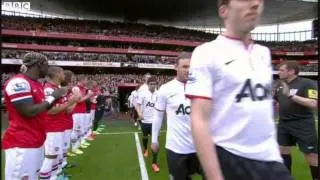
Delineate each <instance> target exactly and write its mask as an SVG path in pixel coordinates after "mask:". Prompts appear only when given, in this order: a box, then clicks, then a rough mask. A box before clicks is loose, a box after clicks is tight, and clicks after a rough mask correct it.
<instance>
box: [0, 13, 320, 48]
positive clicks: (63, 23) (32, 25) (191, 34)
mask: <svg viewBox="0 0 320 180" xmlns="http://www.w3.org/2000/svg"><path fill="white" fill-rule="evenodd" d="M1 26H2V29H13V30H24V31H45V32H74V33H94V34H103V35H110V36H128V37H143V38H154V39H178V40H189V41H200V42H204V41H211V40H213V39H215V37H216V35H215V34H212V33H205V32H203V31H195V30H189V29H179V28H174V27H165V26H161V25H144V24H130V23H119V22H109V21H93V20H72V19H45V18H29V17H18V16H17V17H16V16H3V17H2V23H1ZM59 41H60V40H59ZM36 42H37V41H35V40H28V41H27V42H26V43H36ZM257 43H260V44H263V45H266V46H268V47H269V48H270V49H271V50H278V51H318V43H317V41H316V40H309V41H305V42H300V41H293V42H276V41H273V42H270V41H269V42H268V41H267V42H265V41H257ZM47 44H50V45H52V44H55V45H60V44H61V43H60V42H47ZM68 45H71V46H75V47H78V46H80V44H79V43H78V42H70V43H69V44H68ZM85 45H86V43H85V44H83V43H81V46H85ZM96 47H118V48H134V49H150V48H153V49H158V50H160V49H162V48H170V47H169V46H167V47H165V46H163V45H162V46H155V45H152V46H146V45H138V44H132V43H130V44H129V45H128V44H123V43H121V44H120V43H115V44H113V43H109V42H108V43H103V44H97V46H96ZM146 47H147V48H146ZM171 48H172V47H171ZM173 49H175V50H177V51H181V48H180V49H179V47H173Z"/></svg>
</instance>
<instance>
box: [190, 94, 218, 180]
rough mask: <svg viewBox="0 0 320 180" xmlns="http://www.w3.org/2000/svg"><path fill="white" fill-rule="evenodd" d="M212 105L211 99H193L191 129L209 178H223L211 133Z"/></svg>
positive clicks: (209, 179)
mask: <svg viewBox="0 0 320 180" xmlns="http://www.w3.org/2000/svg"><path fill="white" fill-rule="evenodd" d="M211 107H212V102H211V100H207V99H200V98H195V99H192V100H191V130H192V136H193V138H194V143H195V146H196V149H197V152H198V156H199V159H200V161H201V164H202V167H203V169H204V171H205V174H206V177H207V180H222V179H223V176H222V172H221V170H220V165H219V161H218V157H217V153H216V150H215V147H214V146H213V145H212V140H211V135H210V133H209V120H210V115H211V112H212V109H211Z"/></svg>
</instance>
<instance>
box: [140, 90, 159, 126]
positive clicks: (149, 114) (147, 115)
mask: <svg viewBox="0 0 320 180" xmlns="http://www.w3.org/2000/svg"><path fill="white" fill-rule="evenodd" d="M156 101H157V92H156V91H155V92H153V93H152V92H151V91H149V90H147V91H142V92H141V93H140V94H139V96H138V99H137V104H140V108H141V111H142V115H143V120H142V122H143V123H152V118H153V116H154V114H155V109H154V105H155V103H156Z"/></svg>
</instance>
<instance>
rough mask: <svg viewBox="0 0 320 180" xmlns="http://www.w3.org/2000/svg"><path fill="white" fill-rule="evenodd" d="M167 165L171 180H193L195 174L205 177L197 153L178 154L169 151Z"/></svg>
mask: <svg viewBox="0 0 320 180" xmlns="http://www.w3.org/2000/svg"><path fill="white" fill-rule="evenodd" d="M167 163H168V168H169V175H170V180H191V175H193V174H200V175H203V173H202V169H201V166H200V162H199V159H198V157H197V154H196V153H191V154H178V153H175V152H173V151H171V150H169V149H167ZM202 179H204V176H203V178H202Z"/></svg>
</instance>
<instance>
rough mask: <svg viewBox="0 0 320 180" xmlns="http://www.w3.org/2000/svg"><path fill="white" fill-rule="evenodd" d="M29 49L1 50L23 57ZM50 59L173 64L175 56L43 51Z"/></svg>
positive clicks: (8, 54)
mask: <svg viewBox="0 0 320 180" xmlns="http://www.w3.org/2000/svg"><path fill="white" fill-rule="evenodd" d="M27 52H28V51H20V50H8V49H3V50H2V51H1V57H2V58H8V59H21V58H22V57H23V55H24V54H26V53H27ZM41 53H43V54H44V55H46V56H47V57H48V59H49V60H55V61H100V62H131V63H155V64H173V63H174V61H175V58H174V57H167V56H161V57H159V56H147V55H132V56H131V55H130V56H127V55H124V54H100V53H99V54H97V53H73V52H51V51H42V52H41Z"/></svg>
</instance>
